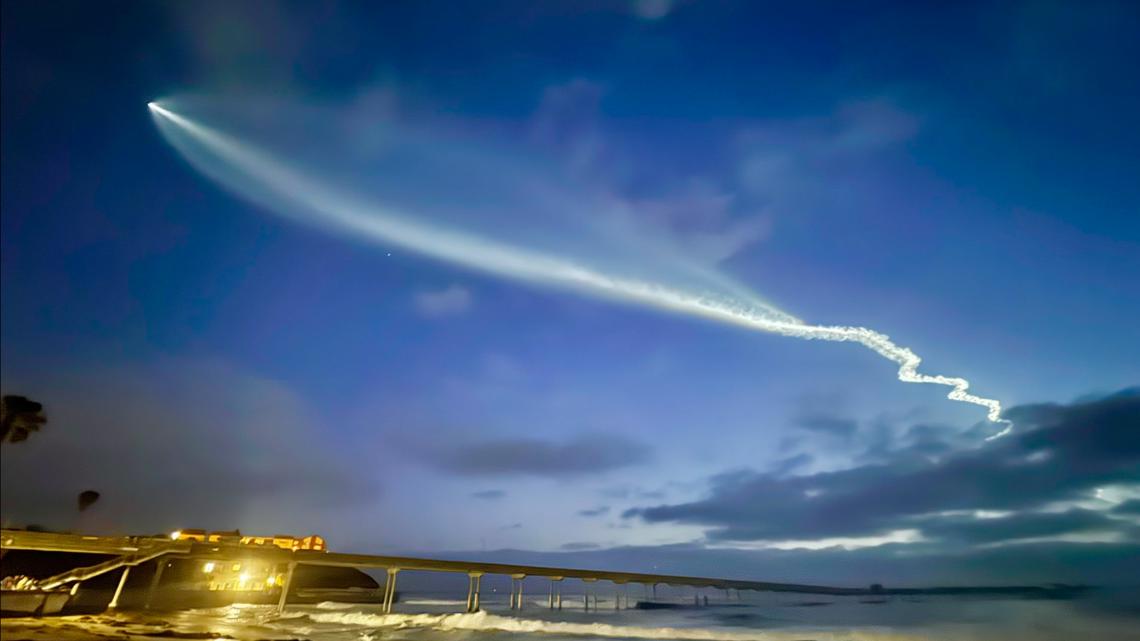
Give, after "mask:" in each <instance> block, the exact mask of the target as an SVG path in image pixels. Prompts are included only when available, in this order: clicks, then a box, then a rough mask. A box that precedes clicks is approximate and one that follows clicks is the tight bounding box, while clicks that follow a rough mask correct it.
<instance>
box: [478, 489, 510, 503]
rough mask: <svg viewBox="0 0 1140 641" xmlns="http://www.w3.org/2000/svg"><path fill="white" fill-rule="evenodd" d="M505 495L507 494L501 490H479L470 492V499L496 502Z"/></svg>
mask: <svg viewBox="0 0 1140 641" xmlns="http://www.w3.org/2000/svg"><path fill="white" fill-rule="evenodd" d="M506 495H507V493H506V492H504V491H503V490H480V491H478V492H472V493H471V498H473V499H482V500H484V501H496V500H498V499H501V498H503V497H504V496H506Z"/></svg>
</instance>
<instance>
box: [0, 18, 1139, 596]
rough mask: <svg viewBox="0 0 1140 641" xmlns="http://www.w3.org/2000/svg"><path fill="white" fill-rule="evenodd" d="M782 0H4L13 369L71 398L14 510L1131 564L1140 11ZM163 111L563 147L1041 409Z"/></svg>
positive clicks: (861, 566) (469, 537)
mask: <svg viewBox="0 0 1140 641" xmlns="http://www.w3.org/2000/svg"><path fill="white" fill-rule="evenodd" d="M785 4H787V5H788V6H784V5H771V6H764V5H763V3H753V2H741V3H735V2H709V3H697V2H689V3H686V2H671V1H670V0H656V1H655V0H643V1H641V2H618V1H617V0H614V1H611V2H575V3H533V2H497V3H484V2H458V3H456V2H393V3H342V4H336V5H331V4H330V5H324V4H318V3H300V2H298V3H292V2H283V3H273V4H271V3H260V2H240V3H229V2H220V1H219V2H165V3H154V2H131V3H125V2H123V3H111V4H107V3H91V2H78V3H71V2H50V3H42V2H31V1H21V0H12V1H6V2H4V3H3V4H2V7H3V16H2V17H3V25H2V28H3V38H2V43H0V44H2V53H3V66H2V83H3V86H2V89H3V91H2V110H3V111H2V124H3V129H2V158H0V171H2V178H3V184H2V187H3V189H2V200H0V204H2V209H0V212H2V233H3V237H2V255H0V258H2V294H3V299H2V326H0V348H2V360H0V366H2V376H3V391H4V393H5V394H23V395H27V396H29V397H32V398H34V399H36V400H38V401H41V402H42V403H44V405H45V407H46V409H47V413H48V416H49V423H48V425H47V427H46V428H45V429H44V431H43V432H42V433H39V434H35V435H33V437H32V438H31V439H30V440H29V441H27V442H26V443H22V444H16V445H9V444H5V445H4V448H3V452H2V456H3V470H2V473H3V488H2V491H3V510H4V514H3V516H4V521H5V525H6V526H7V525H25V524H29V523H35V524H40V525H44V526H47V527H54V528H66V529H83V530H93V531H107V532H109V531H118V532H138V533H141V532H162V531H170V530H173V529H176V528H180V527H200V528H210V529H233V528H240V529H242V530H243V531H248V532H253V533H267V534H273V533H276V532H290V533H296V534H307V533H311V532H316V533H320V534H322V535H324V536H325V537H326V538H327V539H328V540H329V542H330V545H331V546H332V548H333V549H335V550H341V551H353V552H394V551H399V552H416V553H430V554H447V555H451V556H468V557H476V556H479V557H487V556H494V557H496V558H501V559H504V560H519V561H524V560H528V559H536V560H542V561H544V562H551V563H553V562H566V563H574V564H587V565H605V566H622V567H625V568H628V569H634V570H648V569H650V568H656V569H658V570H659V571H664V570H670V571H675V572H688V573H699V574H732V575H738V576H748V577H750V578H758V579H780V578H784V579H812V580H821V581H827V580H832V581H835V582H843V581H856V582H862V581H863V579H864V578H867V577H869V576H872V575H873V577H874V578H880V579H885V580H888V581H896V582H907V581H910V582H919V583H921V582H929V581H931V580H946V581H958V582H969V581H991V582H992V581H1017V580H1034V581H1047V580H1059V581H1061V580H1064V581H1079V580H1087V581H1092V582H1097V581H1106V582H1111V581H1129V580H1131V581H1133V582H1134V581H1135V576H1136V575H1137V572H1140V567H1138V566H1140V561H1137V559H1140V544H1137V541H1138V540H1140V388H1137V387H1136V385H1137V384H1140V321H1138V319H1140V127H1137V124H1136V123H1137V117H1136V114H1138V113H1140V73H1138V72H1137V69H1136V61H1137V60H1140V37H1138V33H1140V8H1138V7H1137V6H1136V5H1135V4H1134V3H1131V2H1120V3H1112V2H1097V3H1087V4H1088V6H1083V5H1079V4H1078V3H1062V2H1058V3H1051V2H1024V3H1016V2H993V3H988V2H980V3H969V2H957V3H938V4H940V5H941V6H937V7H931V6H927V7H920V6H917V5H919V4H935V3H890V2H868V3H858V4H859V5H860V6H859V7H858V8H857V9H856V8H854V7H853V6H850V3H813V2H807V3H785ZM791 5H794V6H791ZM169 96H206V97H222V98H224V99H226V100H228V101H230V102H231V103H233V102H241V101H243V100H252V98H250V97H252V96H256V97H257V99H258V100H261V99H269V100H271V101H274V102H275V103H276V104H296V105H309V106H312V105H319V106H321V107H322V108H328V109H334V110H336V111H337V112H339V113H349V114H355V115H356V117H359V118H363V119H366V120H371V119H376V120H385V119H387V120H390V121H399V120H401V119H416V120H418V121H420V122H430V123H435V126H437V127H439V128H440V129H441V130H442V129H447V130H448V131H449V132H453V133H458V134H459V135H461V136H471V137H477V138H478V139H479V140H481V141H484V143H483V144H486V145H488V146H489V147H490V146H494V148H495V149H496V152H495V153H496V154H497V156H496V157H502V158H504V159H505V160H504V162H507V161H508V160H509V161H510V162H513V163H515V164H518V165H522V164H525V163H528V162H531V161H533V159H535V158H541V159H542V162H543V163H545V164H544V165H543V166H544V167H547V168H556V169H557V170H558V171H562V172H565V174H566V175H567V176H570V177H571V178H572V180H573V181H574V184H576V185H579V186H580V187H581V188H582V189H583V193H585V192H589V193H591V194H602V195H604V196H605V198H606V199H608V200H609V201H611V202H620V203H622V206H623V207H625V208H626V209H628V211H631V212H633V213H634V218H635V220H634V223H635V224H636V225H637V226H639V228H640V229H643V230H644V231H645V233H646V234H647V235H649V236H652V237H654V238H661V239H666V240H667V241H668V243H669V246H670V247H672V248H674V249H675V250H676V251H677V252H678V253H683V254H684V255H685V256H686V257H687V258H688V259H691V260H692V261H694V262H695V263H699V264H701V265H705V266H707V267H709V268H710V269H713V270H715V271H716V272H717V273H720V274H724V275H727V276H729V277H731V278H733V279H735V280H736V281H737V282H740V283H743V284H744V285H746V286H747V287H749V288H750V289H751V290H753V291H755V292H758V293H759V294H760V295H762V296H763V297H764V298H765V299H766V300H768V301H771V302H772V303H773V304H775V305H776V306H778V307H779V308H780V309H782V310H785V311H787V312H789V313H791V314H794V315H796V316H798V317H800V318H802V319H805V320H807V321H810V322H813V323H822V324H841V325H855V326H866V327H870V328H873V329H875V330H877V331H881V332H884V333H886V334H889V335H890V336H891V337H892V338H893V339H894V340H895V341H896V342H898V343H899V344H900V345H904V346H908V347H910V348H912V349H914V350H915V351H916V352H917V353H918V354H920V355H921V356H922V357H923V358H924V363H923V370H924V371H929V372H932V373H944V374H947V375H953V376H963V377H965V378H967V379H969V380H970V382H971V384H972V389H974V390H976V391H977V392H978V393H979V394H982V395H984V396H987V397H992V398H996V399H999V400H1001V401H1002V403H1003V404H1004V406H1005V407H1006V408H1007V412H1006V417H1007V418H1009V419H1011V420H1012V421H1013V422H1014V424H1015V428H1014V430H1013V433H1012V434H1011V435H1010V436H1008V437H1005V438H1002V439H998V440H996V441H992V442H986V441H984V440H983V439H984V437H985V436H986V435H988V434H990V433H992V432H993V431H994V426H993V425H992V424H990V423H988V422H986V421H985V420H984V419H985V412H984V410H983V409H982V408H979V407H977V406H973V405H967V404H959V403H952V402H950V401H948V400H946V399H945V393H946V390H945V388H940V387H935V386H929V385H907V384H903V383H901V382H899V381H898V380H897V379H896V372H895V367H894V365H893V364H891V363H890V362H888V361H885V360H883V359H881V358H879V357H877V356H876V355H875V354H873V353H872V352H869V351H868V350H866V349H863V348H860V347H858V346H855V345H850V344H838V343H825V342H819V341H801V340H796V339H792V338H785V337H780V336H774V335H769V334H763V333H757V332H750V331H745V330H742V329H739V328H734V327H728V326H724V325H719V324H715V323H711V322H707V321H703V320H699V319H693V318H687V317H684V316H678V315H669V314H664V313H661V312H659V311H656V310H653V309H646V308H639V307H636V306H627V305H621V304H615V303H614V302H612V301H606V300H599V299H595V298H591V297H588V296H582V295H579V294H576V293H575V292H570V291H560V290H557V289H550V288H544V287H541V286H536V285H534V284H528V283H520V282H516V281H511V280H508V279H500V278H497V277H495V276H494V275H489V274H486V273H480V272H477V271H472V270H467V269H463V268H462V267H457V266H455V265H453V264H448V263H445V262H439V261H436V260H433V259H431V258H428V257H424V256H421V255H418V254H415V253H413V252H410V251H407V250H406V249H404V248H402V247H399V246H383V245H382V244H376V243H370V242H364V241H362V240H360V239H354V238H351V237H347V236H346V235H344V234H336V233H329V231H328V230H326V229H322V228H320V227H317V226H313V225H306V224H303V223H299V222H297V221H295V220H290V219H288V218H285V217H281V216H277V215H275V213H274V212H273V211H270V210H269V209H268V208H266V207H263V206H259V205H258V204H255V203H251V202H250V201H248V200H245V199H243V198H241V197H239V196H238V195H235V194H234V193H231V192H230V191H228V190H226V189H225V188H224V187H222V186H221V185H219V184H218V183H217V182H214V181H213V180H211V179H210V178H209V177H207V176H206V175H203V174H202V173H200V172H199V171H196V170H195V168H194V167H193V166H191V165H190V164H188V163H187V162H186V160H185V159H184V158H183V157H182V156H181V155H180V154H179V153H178V152H177V151H176V150H175V149H174V148H173V147H172V146H171V145H170V144H168V142H167V141H166V140H165V139H164V138H163V136H162V134H161V133H160V132H159V130H158V129H157V128H156V127H155V121H154V120H153V119H152V117H151V114H150V113H149V111H148V109H147V103H148V102H150V101H152V100H161V99H164V98H166V97H169ZM489 147H488V148H489ZM520 150H525V153H524V152H523V151H520ZM508 156H510V158H507V157H508ZM310 160H311V159H310ZM311 161H312V162H317V161H313V160H311ZM568 180H569V179H568ZM411 184H413V183H409V185H411ZM446 188H447V184H446V183H441V186H440V189H443V190H446ZM409 189H410V190H412V187H409ZM416 190H418V191H425V190H424V189H421V188H419V187H416V188H415V190H412V191H416ZM418 191H417V193H418ZM426 191H430V189H426ZM413 195H417V194H415V193H414V194H413ZM422 195H423V196H425V197H427V196H430V195H431V194H426V193H425V194H422ZM445 200H446V199H443V198H442V197H441V202H442V201H445ZM528 214H529V212H528V211H526V210H525V208H523V207H520V208H518V209H510V208H508V209H505V210H503V211H501V212H499V215H500V216H501V217H502V218H501V222H502V225H503V229H504V233H506V230H508V229H515V228H525V227H526V226H527V225H528V224H530V221H531V220H532V219H531V218H528ZM624 258H625V259H626V260H628V261H630V262H631V263H635V264H636V263H638V262H639V261H644V262H643V263H642V264H646V265H649V264H651V263H652V260H651V258H650V257H647V256H641V255H639V254H638V253H637V252H630V253H628V254H627V255H625V256H624ZM88 488H93V489H98V490H99V491H100V492H101V493H102V497H103V498H102V499H101V501H100V502H99V503H98V504H97V505H96V506H95V507H93V508H92V509H90V510H89V511H87V512H85V513H83V514H82V515H81V516H80V515H78V514H76V513H75V509H74V506H75V495H76V494H77V493H78V492H79V491H81V490H84V489H88Z"/></svg>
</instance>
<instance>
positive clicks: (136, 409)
mask: <svg viewBox="0 0 1140 641" xmlns="http://www.w3.org/2000/svg"><path fill="white" fill-rule="evenodd" d="M14 382H15V381H10V380H8V379H6V380H5V385H6V386H7V385H9V384H11V383H14ZM19 385H20V389H21V390H27V393H29V394H31V395H33V396H34V398H36V399H37V400H39V401H41V402H43V403H44V405H45V407H46V408H47V411H48V416H49V423H48V425H47V427H46V428H45V429H44V431H43V432H42V433H40V434H37V435H36V437H35V438H33V439H30V440H29V441H28V442H27V443H26V444H21V447H10V448H9V447H5V448H4V449H3V451H2V453H0V454H2V458H3V467H2V477H3V484H2V486H3V487H2V492H3V504H4V513H5V516H6V517H9V518H16V519H19V520H21V521H23V522H25V523H39V524H43V525H46V526H56V527H76V526H77V524H76V523H74V522H73V519H74V516H73V513H74V507H75V495H76V494H77V493H78V492H79V491H81V490H85V489H95V490H98V491H99V492H101V493H102V499H101V500H100V501H99V503H98V504H97V505H96V506H95V507H94V508H92V509H91V510H88V511H87V512H86V513H85V518H88V515H90V518H92V519H95V521H87V522H84V523H82V524H80V525H83V526H84V527H85V529H97V530H104V531H106V530H112V531H132V532H154V531H164V530H168V529H172V528H175V527H205V528H228V529H232V528H235V527H242V526H246V525H247V524H258V525H259V526H263V527H280V528H282V529H283V531H284V529H285V528H293V529H295V530H296V531H298V532H301V531H308V530H309V529H310V528H312V527H314V526H313V524H312V519H313V518H314V517H313V515H314V514H315V513H319V512H320V511H321V510H324V509H330V508H331V509H336V508H339V507H344V508H351V506H355V505H360V504H363V503H367V502H370V501H371V500H372V499H373V498H374V497H375V496H376V494H377V491H378V488H377V487H376V485H375V484H374V482H373V481H371V480H370V477H369V475H368V474H366V473H365V471H366V470H368V469H369V466H368V465H367V462H366V461H364V460H363V459H362V458H356V457H353V456H346V455H345V453H344V452H342V451H339V450H336V449H335V446H334V445H333V444H332V443H331V442H330V441H329V438H328V435H327V433H325V432H323V431H322V429H321V426H323V425H324V421H323V420H321V417H319V416H316V415H314V414H313V413H312V411H311V410H310V409H309V408H308V407H307V406H306V405H305V403H304V402H303V401H302V400H301V398H300V397H298V396H297V395H296V394H295V393H294V392H293V391H292V390H290V389H289V388H288V387H287V386H285V385H284V384H282V383H280V382H278V381H274V380H271V379H266V378H262V377H259V376H256V375H253V374H250V373H248V372H243V371H241V370H238V369H236V368H234V367H233V366H231V365H230V364H228V363H226V362H224V361H220V360H208V359H167V360H163V361H161V362H159V363H156V364H151V365H149V366H143V365H133V366H131V367H129V368H127V367H121V368H99V369H95V370H90V371H69V372H67V373H64V374H58V375H57V374H48V375H46V377H45V379H43V380H35V381H33V380H24V381H20V382H19ZM24 445H26V447H24ZM301 514H304V515H305V516H304V517H303V519H302V517H301V516H299V515H301ZM270 533H271V532H270Z"/></svg>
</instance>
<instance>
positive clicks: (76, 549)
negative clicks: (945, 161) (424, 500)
mask: <svg viewBox="0 0 1140 641" xmlns="http://www.w3.org/2000/svg"><path fill="white" fill-rule="evenodd" d="M0 549H2V550H3V551H4V552H7V551H8V550H36V551H43V552H71V553H86V554H101V555H110V556H112V558H111V559H108V560H106V561H103V562H101V563H98V564H95V565H91V566H86V567H80V568H75V569H73V570H69V571H67V572H64V573H62V574H59V575H56V576H53V577H48V578H46V579H42V580H40V582H39V584H40V586H41V587H43V588H45V589H52V588H61V587H64V586H66V585H72V586H73V587H74V586H78V585H79V584H80V583H82V582H83V581H85V580H87V579H90V578H93V577H95V576H99V575H102V574H106V573H108V572H112V571H116V570H119V571H121V575H120V577H121V578H120V580H119V583H118V588H117V589H116V591H115V594H114V596H113V597H112V599H111V604H110V606H109V607H111V608H114V607H116V605H117V603H118V600H119V596H120V593H121V592H122V589H123V586H124V585H125V584H126V579H127V576H128V575H129V573H130V570H131V568H132V567H135V566H138V565H141V564H143V563H147V562H150V561H155V562H158V567H159V568H162V567H163V566H164V564H163V563H161V561H163V560H166V559H192V560H200V561H203V562H210V561H214V562H228V563H233V562H246V561H259V562H263V563H269V564H274V565H280V566H281V567H283V568H286V571H285V580H284V584H283V585H282V586H281V588H280V589H281V594H280V597H279V598H278V602H277V609H278V611H279V612H281V611H284V609H285V608H286V607H287V606H288V604H289V596H290V587H291V583H292V578H293V573H294V571H295V570H296V568H297V566H299V565H312V566H324V567H352V568H357V569H361V570H366V569H368V570H384V571H385V572H386V573H387V582H386V583H385V585H384V594H383V599H382V602H381V604H382V607H383V610H384V612H388V613H390V612H392V611H393V608H394V605H395V603H394V602H395V595H396V584H397V580H398V577H399V574H400V572H405V571H424V572H449V573H454V574H466V575H467V579H468V580H467V601H466V604H467V605H466V609H467V612H477V611H479V609H480V592H481V588H482V578H483V576H485V575H488V574H491V575H503V576H508V577H510V578H511V593H510V607H511V609H522V608H523V604H524V603H525V601H524V598H523V581H524V579H527V578H542V579H546V580H548V581H549V589H548V591H547V597H548V598H547V605H548V607H550V608H551V609H561V608H562V607H563V599H562V585H563V582H564V581H565V580H567V579H576V580H579V581H582V582H583V583H584V584H585V586H586V587H587V589H585V590H583V592H584V595H583V602H584V603H583V606H584V608H585V609H586V610H590V609H591V608H592V609H595V610H596V609H597V608H598V601H597V589H596V588H597V583H598V582H600V581H605V582H609V583H610V584H612V586H613V591H614V607H615V608H621V607H622V603H623V602H624V603H625V607H630V605H629V603H630V601H629V594H628V586H629V585H631V584H641V585H643V586H645V589H646V591H647V592H648V591H651V592H656V586H658V585H668V586H672V587H688V588H693V589H694V597H693V598H694V603H698V604H699V600H698V596H697V595H696V592H695V591H696V590H700V589H704V588H711V589H715V590H721V591H724V592H725V593H726V594H728V593H730V592H731V591H733V590H735V591H736V592H737V593H738V594H739V593H740V592H741V591H756V592H795V593H802V594H826V595H834V596H841V595H861V594H867V593H868V590H867V589H865V588H842V587H831V586H823V585H803V584H795V583H774V582H768V581H749V580H741V579H729V578H709V577H695V576H677V575H669V574H646V573H638V572H617V571H611V570H594V569H579V568H556V567H545V566H537V565H516V564H510V563H487V562H478V561H454V560H443V559H426V558H417V557H404V556H383V555H369V554H344V553H338V552H321V551H313V550H295V551H290V550H285V549H281V548H273V547H252V546H243V545H230V544H217V543H202V542H198V541H185V540H182V541H175V540H171V539H169V538H165V537H136V536H132V537H104V536H85V535H79V534H59V533H45V532H28V531H24V530H2V531H0ZM161 579H162V573H161V570H158V571H156V573H155V576H154V579H153V580H152V581H151V583H150V587H149V591H148V594H147V597H146V601H147V603H149V602H150V599H151V596H153V593H154V591H155V590H156V589H157V588H158V587H159V584H160V582H161ZM706 598H707V597H706Z"/></svg>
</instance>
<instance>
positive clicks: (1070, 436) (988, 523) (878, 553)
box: [623, 388, 1140, 583]
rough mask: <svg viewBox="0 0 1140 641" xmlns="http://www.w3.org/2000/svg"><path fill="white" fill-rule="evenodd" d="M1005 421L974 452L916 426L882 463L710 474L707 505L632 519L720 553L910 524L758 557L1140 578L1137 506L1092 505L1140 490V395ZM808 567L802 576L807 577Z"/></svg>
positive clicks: (1018, 412)
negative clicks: (698, 537)
mask: <svg viewBox="0 0 1140 641" xmlns="http://www.w3.org/2000/svg"><path fill="white" fill-rule="evenodd" d="M1007 416H1008V417H1009V418H1010V419H1012V420H1013V421H1014V422H1015V424H1016V425H1017V431H1016V432H1015V433H1014V434H1013V435H1011V436H1010V437H1007V438H1004V439H1000V440H998V441H995V442H991V443H984V442H980V441H979V442H977V444H976V446H974V447H973V448H971V449H965V450H962V449H959V448H956V447H951V446H950V444H948V443H944V442H941V441H939V440H938V439H937V438H936V437H935V436H934V432H932V431H931V430H925V429H923V428H922V427H921V426H920V427H917V428H913V429H912V432H913V431H915V430H917V432H918V434H917V435H914V434H912V435H911V436H917V437H916V438H908V439H906V443H908V444H907V445H906V446H905V447H903V448H901V449H897V450H893V451H891V452H889V453H887V455H885V456H880V457H878V458H879V461H878V462H875V463H868V464H864V465H860V466H857V467H853V468H849V469H845V470H841V471H835V472H825V473H818V474H811V475H804V476H781V475H779V474H776V473H760V472H756V471H751V470H738V471H731V472H726V473H723V474H720V475H718V476H715V477H713V478H712V479H710V482H711V489H710V492H709V494H708V496H706V497H705V498H703V499H701V500H697V501H693V502H689V503H678V504H663V505H655V506H647V507H639V508H634V509H631V510H628V511H626V512H625V513H624V514H623V516H625V517H626V518H640V519H642V520H644V521H647V522H650V523H683V524H692V525H701V526H707V527H708V528H709V529H708V531H707V539H708V543H710V544H714V545H715V544H729V545H733V544H739V543H740V542H757V541H780V540H810V539H821V538H830V537H868V536H881V535H885V534H887V533H889V532H892V531H897V530H910V529H913V530H918V531H919V532H921V535H922V538H923V540H922V541H921V542H918V543H912V544H891V545H883V546H879V547H876V548H873V549H860V550H853V551H842V550H838V549H832V550H828V551H817V552H779V551H774V550H767V551H764V552H759V553H757V552H753V553H750V554H757V555H759V557H763V558H770V559H772V560H774V561H775V560H778V559H780V558H784V559H787V558H801V557H802V558H801V560H802V559H807V558H811V559H815V560H820V559H831V560H832V561H834V562H837V563H839V562H842V564H844V565H848V566H858V565H860V564H862V563H864V562H872V563H873V564H878V563H881V562H884V561H887V560H890V563H889V564H888V565H890V566H891V567H895V568H896V570H897V569H899V568H903V567H909V566H911V565H913V564H914V563H915V560H916V559H922V563H924V564H925V563H931V564H932V565H930V566H929V567H936V566H938V565H941V566H943V567H944V569H945V572H946V574H948V575H956V574H957V573H958V571H959V570H961V571H963V572H964V571H966V570H967V569H973V570H975V571H984V572H982V574H983V575H993V576H995V577H1000V576H1007V577H1010V576H1024V575H1027V574H1028V575H1030V576H1033V577H1036V578H1040V579H1042V580H1044V579H1048V578H1050V576H1051V577H1052V580H1062V578H1065V579H1069V580H1073V579H1079V578H1080V577H1082V576H1086V577H1092V578H1093V579H1095V578H1097V577H1099V578H1103V579H1112V578H1115V579H1118V580H1120V581H1122V582H1132V583H1135V582H1136V579H1135V577H1136V576H1140V574H1136V573H1137V572H1140V554H1137V551H1140V545H1138V542H1140V520H1138V519H1136V514H1137V511H1138V504H1140V501H1137V500H1128V501H1124V502H1121V503H1119V504H1118V505H1116V506H1115V507H1111V508H1109V506H1108V505H1107V504H1105V508H1106V509H1090V507H1089V503H1090V502H1092V503H1094V504H1095V503H1096V500H1095V499H1094V498H1093V496H1094V492H1095V491H1096V489H1097V488H1100V487H1106V486H1108V487H1111V486H1118V487H1119V486H1125V487H1128V486H1131V487H1133V488H1138V489H1140V388H1129V389H1126V390H1123V391H1121V392H1118V393H1116V394H1113V395H1110V396H1108V397H1105V398H1101V399H1098V400H1091V401H1090V400H1085V401H1082V402H1078V403H1074V404H1071V405H1058V404H1040V405H1025V406H1020V407H1016V408H1012V409H1011V410H1009V411H1008V412H1007ZM844 431H845V430H844ZM1078 503H1079V504H1078ZM1092 507H1095V505H1094V506H1092ZM979 511H980V512H981V514H980V515H979V514H978V512H979ZM1007 513H1008V514H1007ZM1001 514H1004V515H1005V516H1000V517H997V518H995V515H1001ZM1065 539H1068V540H1065ZM725 554H729V553H727V552H726V553H725ZM809 566H810V564H809V565H808V566H797V567H800V569H801V570H805V572H806V569H807V567H809ZM874 567H877V566H875V565H872V566H869V567H868V569H873V568H874ZM1049 572H1053V574H1052V575H1049ZM872 574H873V572H872ZM797 576H802V575H799V574H797ZM1129 577H1131V578H1129Z"/></svg>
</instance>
